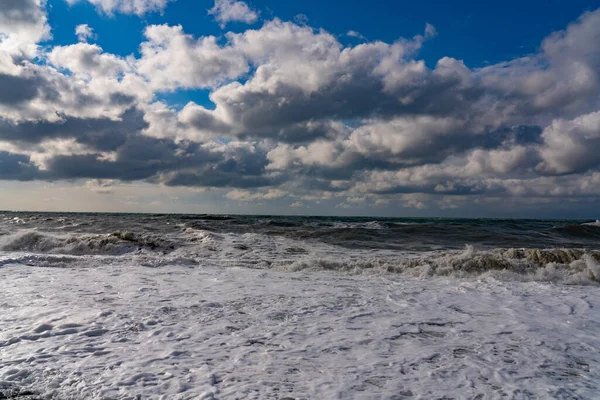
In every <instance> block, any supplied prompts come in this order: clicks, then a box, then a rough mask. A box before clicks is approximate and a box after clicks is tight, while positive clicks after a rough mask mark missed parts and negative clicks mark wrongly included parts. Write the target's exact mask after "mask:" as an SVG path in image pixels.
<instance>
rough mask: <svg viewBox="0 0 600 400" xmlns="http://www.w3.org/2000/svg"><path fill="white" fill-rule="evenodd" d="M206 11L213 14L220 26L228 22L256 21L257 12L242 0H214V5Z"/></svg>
mask: <svg viewBox="0 0 600 400" xmlns="http://www.w3.org/2000/svg"><path fill="white" fill-rule="evenodd" d="M208 13H209V14H210V15H214V17H215V20H217V22H218V23H219V25H220V26H221V28H225V26H226V25H227V24H228V23H229V22H243V23H246V24H253V23H255V22H256V21H258V13H257V12H256V11H254V10H252V9H251V8H250V7H248V4H246V3H245V2H243V1H236V0H215V5H214V7H213V8H211V9H210V10H208Z"/></svg>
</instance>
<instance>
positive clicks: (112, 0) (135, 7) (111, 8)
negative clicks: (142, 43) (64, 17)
mask: <svg viewBox="0 0 600 400" xmlns="http://www.w3.org/2000/svg"><path fill="white" fill-rule="evenodd" d="M81 1H87V2H89V3H91V4H93V5H94V6H96V8H97V9H98V10H100V11H102V12H104V13H106V14H109V15H110V14H113V13H116V12H118V13H123V14H136V15H139V16H142V15H144V14H147V13H151V12H157V11H162V10H164V9H165V8H166V7H167V4H168V3H169V2H171V1H175V0H67V3H69V4H75V3H78V2H81Z"/></svg>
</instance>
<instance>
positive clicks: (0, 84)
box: [0, 73, 40, 104]
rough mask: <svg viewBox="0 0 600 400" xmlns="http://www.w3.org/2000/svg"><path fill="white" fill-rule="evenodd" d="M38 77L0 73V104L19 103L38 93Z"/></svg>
mask: <svg viewBox="0 0 600 400" xmlns="http://www.w3.org/2000/svg"><path fill="white" fill-rule="evenodd" d="M39 84H40V83H39V80H38V79H27V78H22V77H19V76H13V75H7V74H2V73H0V104H19V103H22V102H24V101H28V100H32V99H33V98H35V97H36V96H37V95H38V87H39Z"/></svg>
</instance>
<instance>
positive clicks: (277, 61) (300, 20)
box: [0, 0, 600, 219]
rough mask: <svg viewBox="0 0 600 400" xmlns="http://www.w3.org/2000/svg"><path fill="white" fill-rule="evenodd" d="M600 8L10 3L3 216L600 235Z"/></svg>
mask: <svg viewBox="0 0 600 400" xmlns="http://www.w3.org/2000/svg"><path fill="white" fill-rule="evenodd" d="M597 7H598V3H597V1H583V0H572V1H563V0H544V1H538V0H532V1H527V2H523V1H519V2H517V1H515V0H507V1H503V2H494V3H491V2H481V1H471V0H468V1H467V0H463V1H454V2H447V1H438V0H435V1H433V0H425V1H421V2H404V1H391V0H381V1H375V2H365V1H358V0H348V1H344V2H324V1H317V0H304V1H295V0H292V1H287V2H281V1H275V0H257V1H251V2H243V1H237V0H3V1H1V2H0V209H3V210H31V211H78V212H79V211H98V212H104V211H107V212H175V213H225V214H229V213H241V214H300V215H302V214H305V215H378V216H408V217H411V216H426V217H431V216H445V217H494V218H512V217H515V218H586V219H588V218H590V219H597V218H600V215H599V214H600V212H599V211H598V210H600V9H598V8H597Z"/></svg>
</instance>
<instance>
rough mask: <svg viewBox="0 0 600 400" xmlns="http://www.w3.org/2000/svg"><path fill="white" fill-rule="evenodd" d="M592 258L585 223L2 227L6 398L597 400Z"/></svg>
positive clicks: (1, 385)
mask: <svg viewBox="0 0 600 400" xmlns="http://www.w3.org/2000/svg"><path fill="white" fill-rule="evenodd" d="M599 263H600V222H599V221H592V220H588V221H583V220H581V221H575V220H569V221H565V220H489V219H471V220H469V219H412V218H339V217H277V216H237V215H134V214H71V213H63V214H61V213H11V212H0V282H2V290H1V291H0V399H3V398H18V399H37V398H41V399H55V398H56V399H88V398H89V399H135V398H143V399H146V398H151V399H230V398H231V399H234V398H239V399H288V400H289V399H325V398H327V399H329V398H340V399H353V398H357V399H401V398H424V399H431V398H456V399H459V398H460V399H462V398H477V399H484V398H485V399H488V398H489V399H495V398H514V399H529V398H531V399H537V398H561V399H586V398H590V399H593V398H596V397H594V396H596V395H597V393H600V369H599V368H600V365H599V362H600V356H599V354H600V335H598V332H600V319H599V318H598V311H597V310H598V307H600V293H599V290H598V289H599V287H598V286H599V283H600V265H599ZM444 396H445V397H444Z"/></svg>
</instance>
